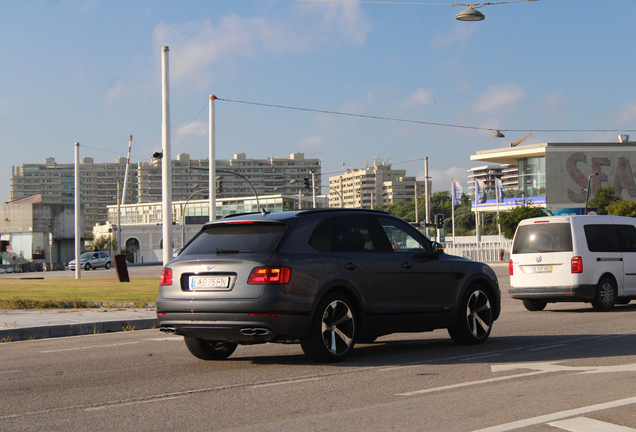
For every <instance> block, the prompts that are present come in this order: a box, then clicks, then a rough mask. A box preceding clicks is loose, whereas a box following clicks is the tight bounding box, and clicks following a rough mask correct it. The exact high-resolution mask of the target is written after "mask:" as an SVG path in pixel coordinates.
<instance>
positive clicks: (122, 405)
mask: <svg viewBox="0 0 636 432" xmlns="http://www.w3.org/2000/svg"><path fill="white" fill-rule="evenodd" d="M184 397H185V396H174V397H167V398H162V399H152V400H145V401H137V402H126V403H120V404H115V405H105V406H99V407H92V408H85V409H84V411H99V410H103V409H109V408H120V407H125V406H131V405H139V404H144V403H151V402H163V401H166V400H171V399H183V398H184Z"/></svg>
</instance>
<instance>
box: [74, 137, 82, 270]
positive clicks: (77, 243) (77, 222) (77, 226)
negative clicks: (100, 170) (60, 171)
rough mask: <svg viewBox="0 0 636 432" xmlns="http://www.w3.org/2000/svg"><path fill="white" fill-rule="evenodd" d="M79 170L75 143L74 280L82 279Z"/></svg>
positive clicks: (77, 147)
mask: <svg viewBox="0 0 636 432" xmlns="http://www.w3.org/2000/svg"><path fill="white" fill-rule="evenodd" d="M80 211H81V209H80V170H79V143H78V142H76V143H75V279H81V278H82V272H81V270H80V267H81V266H80V242H81V241H82V236H81V233H80V216H81V214H80Z"/></svg>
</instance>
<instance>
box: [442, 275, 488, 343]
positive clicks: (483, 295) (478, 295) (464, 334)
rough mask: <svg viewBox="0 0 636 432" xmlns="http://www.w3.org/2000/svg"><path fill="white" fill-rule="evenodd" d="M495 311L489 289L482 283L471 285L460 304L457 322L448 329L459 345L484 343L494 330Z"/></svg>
mask: <svg viewBox="0 0 636 432" xmlns="http://www.w3.org/2000/svg"><path fill="white" fill-rule="evenodd" d="M492 323H493V311H492V302H491V300H490V294H489V291H488V290H486V289H484V287H482V286H481V285H478V284H475V285H473V286H471V287H470V288H469V289H468V291H467V292H466V294H464V297H463V299H462V301H461V303H460V305H459V318H458V320H457V324H455V325H454V326H453V327H450V328H449V329H448V333H449V334H450V337H451V339H453V341H454V342H455V343H457V344H459V345H479V344H481V343H484V342H485V341H486V339H488V336H489V335H490V331H491V330H492Z"/></svg>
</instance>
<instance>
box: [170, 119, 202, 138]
mask: <svg viewBox="0 0 636 432" xmlns="http://www.w3.org/2000/svg"><path fill="white" fill-rule="evenodd" d="M173 131H174V133H175V134H176V135H177V136H179V137H201V136H207V135H209V134H210V126H209V124H208V122H207V121H205V122H204V121H193V122H192V123H189V124H187V125H183V126H176V127H174V129H173Z"/></svg>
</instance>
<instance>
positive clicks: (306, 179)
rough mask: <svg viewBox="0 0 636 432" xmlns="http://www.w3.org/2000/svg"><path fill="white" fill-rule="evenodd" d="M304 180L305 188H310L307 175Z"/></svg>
mask: <svg viewBox="0 0 636 432" xmlns="http://www.w3.org/2000/svg"><path fill="white" fill-rule="evenodd" d="M304 182H305V189H307V190H309V189H311V187H310V186H309V177H305V179H304Z"/></svg>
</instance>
